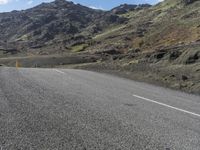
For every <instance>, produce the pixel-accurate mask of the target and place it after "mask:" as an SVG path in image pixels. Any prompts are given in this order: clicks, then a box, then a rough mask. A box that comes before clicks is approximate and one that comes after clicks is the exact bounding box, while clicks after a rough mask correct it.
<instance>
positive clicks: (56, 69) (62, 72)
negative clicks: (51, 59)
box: [55, 69, 65, 74]
mask: <svg viewBox="0 0 200 150" xmlns="http://www.w3.org/2000/svg"><path fill="white" fill-rule="evenodd" d="M55 71H56V72H58V73H61V74H65V73H64V72H62V71H60V70H57V69H55Z"/></svg>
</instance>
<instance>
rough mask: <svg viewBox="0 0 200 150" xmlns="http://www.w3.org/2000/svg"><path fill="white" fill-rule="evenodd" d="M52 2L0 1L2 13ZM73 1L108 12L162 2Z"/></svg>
mask: <svg viewBox="0 0 200 150" xmlns="http://www.w3.org/2000/svg"><path fill="white" fill-rule="evenodd" d="M50 1H53V0H0V12H8V11H12V10H22V9H27V8H30V7H33V6H36V5H38V4H40V3H42V2H50ZM72 1H73V2H75V3H80V4H82V5H85V6H88V7H92V8H99V9H105V10H108V9H111V8H113V7H115V6H118V5H120V4H124V3H128V4H144V3H149V4H156V3H158V2H159V1H161V0H72Z"/></svg>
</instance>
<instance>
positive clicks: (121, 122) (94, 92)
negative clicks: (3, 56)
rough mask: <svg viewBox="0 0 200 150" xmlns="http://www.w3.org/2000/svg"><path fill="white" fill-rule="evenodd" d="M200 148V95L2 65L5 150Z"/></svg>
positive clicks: (1, 147) (0, 111) (0, 113)
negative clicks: (3, 66)
mask: <svg viewBox="0 0 200 150" xmlns="http://www.w3.org/2000/svg"><path fill="white" fill-rule="evenodd" d="M95 149H96V150H200V97H199V96H194V95H189V94H185V93H182V92H177V91H172V90H169V89H165V88H161V87H156V86H152V85H148V84H145V83H139V82H134V81H131V80H128V79H123V78H118V77H114V76H110V75H106V74H99V73H94V72H89V71H83V70H67V69H66V70H62V69H59V70H58V69H23V68H21V69H16V68H0V150H95Z"/></svg>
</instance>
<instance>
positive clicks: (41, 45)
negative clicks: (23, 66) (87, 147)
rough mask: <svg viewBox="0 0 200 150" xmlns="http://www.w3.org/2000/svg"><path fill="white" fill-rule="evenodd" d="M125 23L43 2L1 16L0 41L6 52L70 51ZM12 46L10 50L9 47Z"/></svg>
mask: <svg viewBox="0 0 200 150" xmlns="http://www.w3.org/2000/svg"><path fill="white" fill-rule="evenodd" d="M123 21H125V20H124V19H123V18H122V17H119V16H117V15H114V14H111V13H107V12H104V11H101V10H94V9H91V8H88V7H85V6H82V5H80V4H77V5H76V4H74V3H73V2H68V1H65V0H56V1H54V2H52V3H42V4H41V5H39V6H36V7H34V8H31V9H28V10H24V11H13V12H10V13H1V14H0V41H1V43H4V44H2V47H3V48H4V49H8V50H9V49H12V48H15V49H16V53H17V52H18V53H24V52H27V51H29V52H31V51H34V52H35V51H37V50H36V49H43V50H42V51H38V52H39V53H45V52H46V53H47V54H48V53H51V52H49V51H45V50H44V49H45V48H47V47H48V49H49V48H52V49H53V52H52V53H59V52H60V51H67V49H68V47H70V46H71V45H75V44H76V43H81V42H83V41H87V40H89V39H91V36H92V35H94V34H96V33H98V32H100V31H101V30H102V28H106V27H107V26H110V25H111V24H118V23H122V22H123ZM6 45H9V48H7V47H6Z"/></svg>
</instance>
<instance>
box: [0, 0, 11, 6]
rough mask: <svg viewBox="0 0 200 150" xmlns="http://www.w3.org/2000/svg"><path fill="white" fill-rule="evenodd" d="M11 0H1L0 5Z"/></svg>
mask: <svg viewBox="0 0 200 150" xmlns="http://www.w3.org/2000/svg"><path fill="white" fill-rule="evenodd" d="M9 1H10V0H0V5H5V4H7V3H8V2H9Z"/></svg>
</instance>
